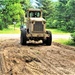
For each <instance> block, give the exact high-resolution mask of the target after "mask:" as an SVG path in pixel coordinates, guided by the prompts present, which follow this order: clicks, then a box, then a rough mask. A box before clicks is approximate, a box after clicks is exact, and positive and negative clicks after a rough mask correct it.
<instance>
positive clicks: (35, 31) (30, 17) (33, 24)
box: [20, 9, 52, 45]
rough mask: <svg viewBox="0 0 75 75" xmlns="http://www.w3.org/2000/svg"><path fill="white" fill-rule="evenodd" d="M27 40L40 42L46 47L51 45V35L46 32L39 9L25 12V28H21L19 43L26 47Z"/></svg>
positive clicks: (44, 22)
mask: <svg viewBox="0 0 75 75" xmlns="http://www.w3.org/2000/svg"><path fill="white" fill-rule="evenodd" d="M29 40H34V41H39V40H42V42H43V43H44V44H46V45H51V43H52V34H51V32H50V31H46V21H45V19H44V18H43V17H42V10H41V9H29V10H27V20H26V26H22V27H21V37H20V41H21V44H22V45H26V44H27V41H29Z"/></svg>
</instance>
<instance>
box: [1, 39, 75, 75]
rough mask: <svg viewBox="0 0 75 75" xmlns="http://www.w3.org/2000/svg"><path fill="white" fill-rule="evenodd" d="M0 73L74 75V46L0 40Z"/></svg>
mask: <svg viewBox="0 0 75 75" xmlns="http://www.w3.org/2000/svg"><path fill="white" fill-rule="evenodd" d="M0 75H75V47H70V46H64V45H61V44H59V43H55V42H53V43H52V45H51V46H46V45H43V44H42V43H40V42H39V43H36V42H33V43H29V44H27V45H26V46H22V45H21V44H20V40H19V39H7V40H6V39H3V40H1V41H0Z"/></svg>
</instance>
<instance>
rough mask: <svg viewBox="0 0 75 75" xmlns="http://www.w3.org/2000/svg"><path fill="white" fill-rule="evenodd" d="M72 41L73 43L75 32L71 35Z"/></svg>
mask: <svg viewBox="0 0 75 75" xmlns="http://www.w3.org/2000/svg"><path fill="white" fill-rule="evenodd" d="M71 37H72V40H73V41H74V42H75V32H74V33H72V34H71Z"/></svg>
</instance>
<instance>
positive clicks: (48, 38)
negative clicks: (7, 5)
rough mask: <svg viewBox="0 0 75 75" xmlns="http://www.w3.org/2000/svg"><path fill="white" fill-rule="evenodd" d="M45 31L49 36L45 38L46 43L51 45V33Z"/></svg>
mask: <svg viewBox="0 0 75 75" xmlns="http://www.w3.org/2000/svg"><path fill="white" fill-rule="evenodd" d="M46 33H47V34H48V35H49V37H47V38H46V45H51V43H52V33H51V32H49V31H47V32H46Z"/></svg>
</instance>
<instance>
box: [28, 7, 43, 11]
mask: <svg viewBox="0 0 75 75" xmlns="http://www.w3.org/2000/svg"><path fill="white" fill-rule="evenodd" d="M28 11H42V10H41V9H33V8H31V9H28Z"/></svg>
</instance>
